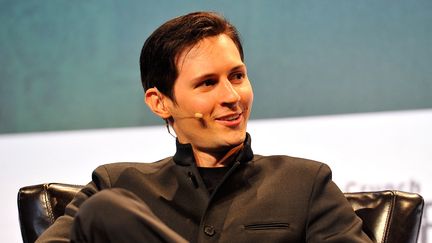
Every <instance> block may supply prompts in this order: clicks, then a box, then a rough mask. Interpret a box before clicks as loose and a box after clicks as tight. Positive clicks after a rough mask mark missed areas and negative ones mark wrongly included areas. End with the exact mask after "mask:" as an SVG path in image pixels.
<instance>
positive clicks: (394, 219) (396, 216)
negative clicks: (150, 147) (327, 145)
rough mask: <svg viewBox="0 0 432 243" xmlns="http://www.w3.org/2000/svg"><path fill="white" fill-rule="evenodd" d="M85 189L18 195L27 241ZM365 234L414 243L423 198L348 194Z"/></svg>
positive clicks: (391, 242)
mask: <svg viewBox="0 0 432 243" xmlns="http://www.w3.org/2000/svg"><path fill="white" fill-rule="evenodd" d="M81 188H82V186H79V185H68V184H58V183H50V184H41V185H34V186H27V187H23V188H21V189H20V190H19V192H18V211H19V220H20V227H21V234H22V237H23V241H24V242H25V243H27V242H34V241H35V240H36V239H37V237H38V236H39V235H40V234H42V232H43V231H45V229H46V228H47V227H49V226H50V225H51V224H52V223H54V221H55V220H56V218H57V217H59V216H61V215H63V214H64V210H65V207H66V205H67V204H68V203H69V202H70V201H71V200H72V198H73V197H74V195H75V194H76V193H77V192H78V191H79V190H80V189H81ZM345 196H346V198H347V199H348V201H349V202H350V203H351V205H352V207H353V209H354V211H355V212H356V214H357V215H358V216H359V217H360V218H361V219H362V220H363V230H364V231H365V232H366V234H368V235H369V237H371V239H373V240H374V241H375V242H378V243H400V242H403V243H414V242H417V237H418V234H419V230H420V223H421V218H422V213H423V205H424V201H423V198H422V197H421V196H420V195H418V194H415V193H407V192H401V191H379V192H356V193H345Z"/></svg>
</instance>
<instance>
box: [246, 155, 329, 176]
mask: <svg viewBox="0 0 432 243" xmlns="http://www.w3.org/2000/svg"><path fill="white" fill-rule="evenodd" d="M251 162H252V164H254V165H255V166H260V167H265V168H270V169H277V170H282V171H289V172H290V173H291V174H292V173H302V174H303V173H312V174H314V173H318V172H320V171H321V172H328V173H331V170H330V167H329V166H328V165H327V164H325V163H323V162H319V161H315V160H311V159H305V158H299V157H292V156H287V155H270V156H263V155H254V158H253V160H252V161H251Z"/></svg>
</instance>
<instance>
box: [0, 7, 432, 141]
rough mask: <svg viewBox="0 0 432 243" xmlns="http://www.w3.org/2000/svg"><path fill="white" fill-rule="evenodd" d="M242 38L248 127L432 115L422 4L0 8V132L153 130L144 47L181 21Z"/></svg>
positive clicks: (427, 17)
mask: <svg viewBox="0 0 432 243" xmlns="http://www.w3.org/2000/svg"><path fill="white" fill-rule="evenodd" d="M197 10H212V11H217V12H220V13H222V14H223V15H224V16H225V17H227V18H228V19H229V20H230V21H231V22H232V23H233V24H234V25H236V26H237V27H238V29H239V31H240V32H241V35H242V38H243V44H244V48H245V54H246V63H247V65H248V70H249V78H250V79H251V81H252V83H253V86H254V91H255V103H254V108H253V113H252V119H264V118H278V117H298V116H314V115H327V114H342V113H363V112H377V111H392V110H411V109H424V108H432V1H430V0H423V1H422V0H414V1H404V0H394V1H376V0H363V1H347V0H334V1H309V0H302V1H300V0H298V1H287V0H283V1H261V0H249V1H246V0H244V1H228V0H218V1H166V0H159V1H148V0H146V1H143V0H140V1H95V0H94V1H88V0H87V1H80V0H76V1H66V0H56V1H54V0H51V1H50V0H47V1H36V0H33V1H31V0H29V1H1V2H0V133H25V132H35V131H54V130H74V129H93V128H111V127H129V126H146V125H155V124H162V121H161V120H160V119H158V118H156V117H155V116H154V115H153V114H151V113H150V111H149V110H148V109H147V107H146V106H145V105H144V103H143V91H142V88H141V83H140V79H139V66H138V58H139V53H140V50H141V47H142V44H143V43H144V40H145V39H146V38H147V36H148V35H149V34H150V33H151V32H152V31H153V30H154V29H155V28H156V27H158V26H159V25H160V24H162V23H163V22H165V21H166V20H168V19H170V18H172V17H175V16H178V15H182V14H185V13H188V12H191V11H197Z"/></svg>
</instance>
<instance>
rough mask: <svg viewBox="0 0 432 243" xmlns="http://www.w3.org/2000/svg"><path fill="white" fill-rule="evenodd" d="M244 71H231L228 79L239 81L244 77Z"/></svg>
mask: <svg viewBox="0 0 432 243" xmlns="http://www.w3.org/2000/svg"><path fill="white" fill-rule="evenodd" d="M245 76H246V75H245V73H243V72H237V73H233V74H232V75H231V78H230V80H231V81H236V80H237V81H241V80H243V79H244V78H245Z"/></svg>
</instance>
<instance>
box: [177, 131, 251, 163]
mask: <svg viewBox="0 0 432 243" xmlns="http://www.w3.org/2000/svg"><path fill="white" fill-rule="evenodd" d="M176 148H177V151H176V153H175V154H174V156H173V160H174V162H175V163H176V164H178V165H192V164H194V163H195V157H194V155H193V152H192V145H191V144H189V143H187V144H182V143H180V142H179V141H178V139H176ZM252 158H253V151H252V147H251V137H250V135H249V133H246V138H245V140H244V142H243V148H242V149H241V150H240V151H239V152H238V153H237V157H236V159H235V161H239V162H240V163H246V162H248V161H250V160H252Z"/></svg>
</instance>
